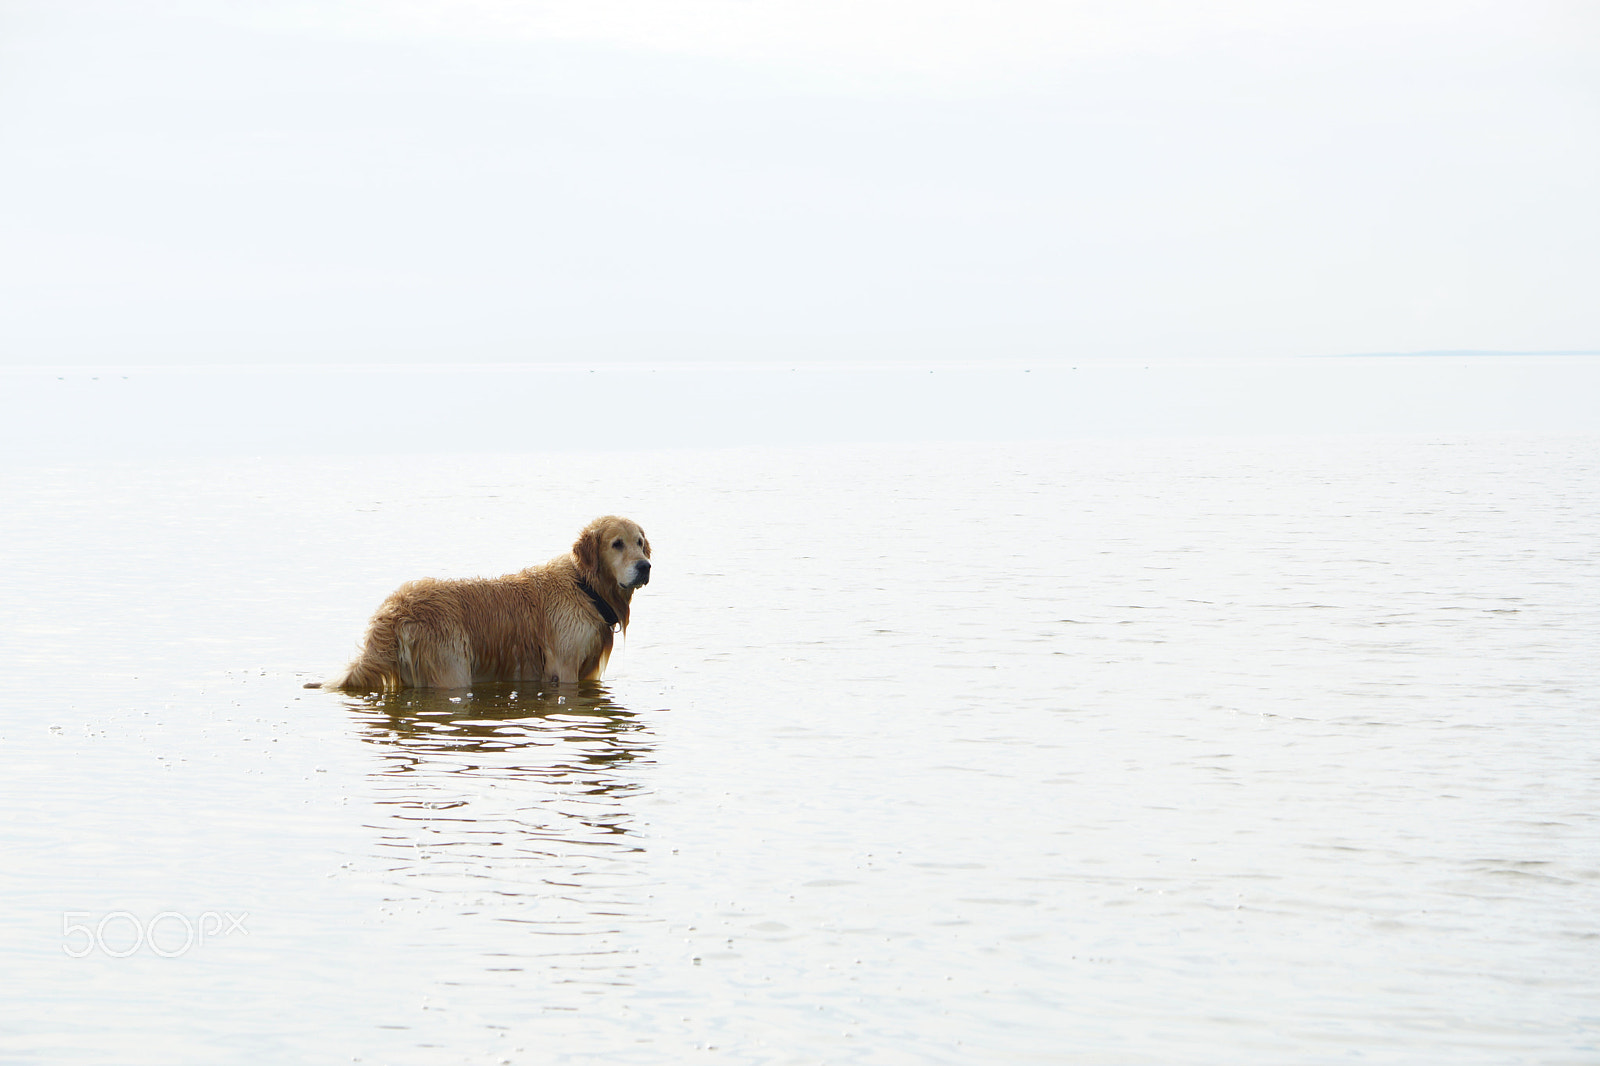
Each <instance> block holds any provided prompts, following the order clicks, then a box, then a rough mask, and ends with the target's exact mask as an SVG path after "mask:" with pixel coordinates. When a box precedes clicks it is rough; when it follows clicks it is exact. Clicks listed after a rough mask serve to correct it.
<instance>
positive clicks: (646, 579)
mask: <svg viewBox="0 0 1600 1066" xmlns="http://www.w3.org/2000/svg"><path fill="white" fill-rule="evenodd" d="M633 577H634V583H635V584H638V585H648V584H650V560H649V559H640V560H639V561H638V562H636V563H634V564H633Z"/></svg>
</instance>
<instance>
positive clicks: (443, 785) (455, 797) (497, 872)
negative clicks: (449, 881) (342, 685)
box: [347, 682, 654, 880]
mask: <svg viewBox="0 0 1600 1066" xmlns="http://www.w3.org/2000/svg"><path fill="white" fill-rule="evenodd" d="M347 702H348V706H349V707H350V708H351V710H352V712H353V714H354V715H355V718H356V721H357V723H358V728H359V734H358V735H359V736H360V738H361V739H362V740H364V741H366V742H367V743H369V744H372V745H373V746H374V747H375V748H377V749H378V750H379V752H380V753H381V766H380V767H379V768H378V769H376V770H375V772H374V775H373V780H374V783H375V785H376V786H377V789H378V791H379V793H380V794H379V796H378V797H377V800H376V802H377V803H378V805H379V806H380V807H383V808H387V809H388V812H389V814H390V816H391V818H390V820H389V824H387V825H386V826H384V827H383V828H384V829H388V830H393V831H395V832H392V833H388V834H386V835H385V838H384V841H383V844H382V848H383V851H384V852H385V853H389V854H393V852H391V851H390V849H391V848H399V849H407V848H411V849H416V848H420V849H422V850H423V851H424V852H426V853H428V854H430V855H434V856H442V855H443V854H444V853H445V852H446V851H448V853H449V854H450V855H451V856H452V857H454V858H457V859H459V860H460V861H463V862H466V863H469V864H473V863H475V864H478V866H479V867H481V868H478V869H475V870H474V873H473V875H474V876H482V877H487V878H489V879H491V880H498V879H500V877H501V875H502V873H504V872H505V871H503V870H502V869H501V867H502V866H503V865H504V864H505V863H506V862H507V861H508V860H511V859H513V858H514V857H517V856H527V855H539V856H542V857H544V858H546V859H548V858H552V857H555V856H556V855H558V854H562V855H565V854H568V853H571V852H572V849H574V848H577V849H579V851H582V852H586V853H592V852H593V851H594V845H596V844H608V845H617V844H623V845H625V846H626V841H625V840H622V839H619V837H621V836H625V835H626V834H627V833H628V831H629V825H630V823H631V821H632V818H633V815H632V812H631V811H630V809H629V807H628V804H627V802H626V801H627V799H628V798H629V797H630V796H632V795H635V794H637V793H639V792H641V791H642V790H643V789H644V788H645V787H646V785H645V781H646V772H647V771H646V768H647V767H648V766H649V765H650V762H651V752H652V750H653V746H654V740H653V737H652V735H651V733H650V731H649V729H648V727H647V726H646V724H645V722H644V721H643V720H642V719H641V717H640V716H639V715H638V714H636V713H635V712H633V711H631V710H629V709H627V708H625V707H623V706H621V705H620V704H618V703H616V702H615V701H614V700H613V699H612V698H611V695H610V693H609V692H608V691H607V690H606V688H605V686H604V685H601V684H600V683H598V682H587V683H582V684H579V685H577V686H570V685H567V686H561V687H560V689H559V690H558V689H557V688H556V687H555V686H550V687H549V690H548V691H543V692H541V691H539V690H537V689H534V688H531V687H529V686H527V685H520V686H519V685H517V684H513V683H500V684H491V685H480V686H475V687H474V688H473V689H472V690H471V691H470V692H461V691H456V692H449V691H439V690H414V689H413V690H404V691H401V692H396V693H387V694H382V695H380V694H376V693H374V694H372V695H369V696H364V697H360V698H357V699H351V700H349V701H347ZM485 864H486V865H485ZM517 879H518V880H520V879H521V878H520V875H517Z"/></svg>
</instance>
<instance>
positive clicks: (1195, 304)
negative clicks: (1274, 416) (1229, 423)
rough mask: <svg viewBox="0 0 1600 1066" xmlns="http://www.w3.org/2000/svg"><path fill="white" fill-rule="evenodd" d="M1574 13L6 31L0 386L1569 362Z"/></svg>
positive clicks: (1276, 7)
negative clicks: (88, 380)
mask: <svg viewBox="0 0 1600 1066" xmlns="http://www.w3.org/2000/svg"><path fill="white" fill-rule="evenodd" d="M1597 10H1600V5H1595V4H1593V3H1592V2H1590V0H1583V2H1555V0H1547V2H1540V0H1521V2H1506V0H1480V2H1471V0H1466V2H1460V0H1457V2H1453V3H1443V2H1434V0H1393V2H1386V3H1378V2H1368V0H1355V2H1341V3H1334V2H1331V0H1329V2H1322V3H1297V2H1276V3H1268V2H1261V0H1252V2H1234V3H1195V2H1187V3H1178V2H1165V0H1131V2H1123V3H1110V2H1081V3H1053V4H1044V3H1029V2H1022V0H984V2H982V3H978V2H967V0H925V2H920V3H911V2H904V0H852V2H849V3H846V2H842V0H808V2H800V0H783V2H769V0H586V2H576V0H547V2H543V3H540V2H534V0H516V2H513V0H479V2H466V0H389V2H383V0H367V2H355V0H351V2H335V0H322V2H310V0H302V2H278V3H266V2H252V0H168V2H156V0H116V2H113V0H98V2H97V0H3V3H0V362H4V363H7V364H14V365H15V364H35V365H36V364H61V365H64V364H101V365H104V364H124V365H141V364H187V363H219V364H237V363H263V362H265V363H276V362H286V363H305V362H340V363H343V362H391V361H405V362H416V361H420V362H437V361H454V360H466V361H471V362H485V361H546V360H549V361H561V362H565V361H573V360H580V361H581V360H594V359H599V360H630V361H631V360H656V359H660V360H674V361H678V360H685V359H741V360H743V359H751V360H767V359H780V360H800V359H805V360H818V359H823V360H825V359H834V358H848V359H919V358H936V359H950V358H957V359H973V360H985V359H1017V358H1022V359H1054V358H1063V359H1074V358H1105V357H1121V356H1128V357H1137V358H1153V357H1188V356H1219V355H1220V356H1249V357H1255V356H1274V355H1301V354H1304V355H1317V354H1334V353H1348V352H1392V351H1413V350H1435V349H1495V350H1572V349H1595V348H1600V298H1597V297H1596V295H1595V294H1596V293H1600V194H1597V192H1596V190H1600V18H1597V17H1596V14H1595V12H1596V11H1597Z"/></svg>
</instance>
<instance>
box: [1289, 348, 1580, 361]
mask: <svg viewBox="0 0 1600 1066" xmlns="http://www.w3.org/2000/svg"><path fill="white" fill-rule="evenodd" d="M1519 355H1600V348H1569V349H1562V350H1552V351H1505V350H1500V349H1494V348H1443V349H1439V350H1437V351H1421V352H1339V353H1337V354H1335V355H1330V356H1320V357H1319V356H1311V357H1310V358H1326V359H1381V358H1390V357H1395V358H1398V357H1405V358H1417V357H1420V356H1498V357H1501V358H1506V357H1508V356H1519ZM1302 358H1304V357H1302Z"/></svg>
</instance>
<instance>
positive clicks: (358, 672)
mask: <svg viewBox="0 0 1600 1066" xmlns="http://www.w3.org/2000/svg"><path fill="white" fill-rule="evenodd" d="M305 687H306V688H323V689H343V690H344V691H346V692H397V691H399V689H400V688H401V683H400V670H399V668H398V667H397V666H395V664H393V663H375V662H372V661H371V660H370V659H368V658H367V657H366V656H362V657H361V658H359V659H357V660H356V661H355V662H353V663H351V664H350V665H349V666H347V667H345V668H344V669H343V670H341V671H339V673H337V674H335V675H334V676H332V677H330V678H328V679H327V680H326V681H308V682H307V683H306V686H305Z"/></svg>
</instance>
